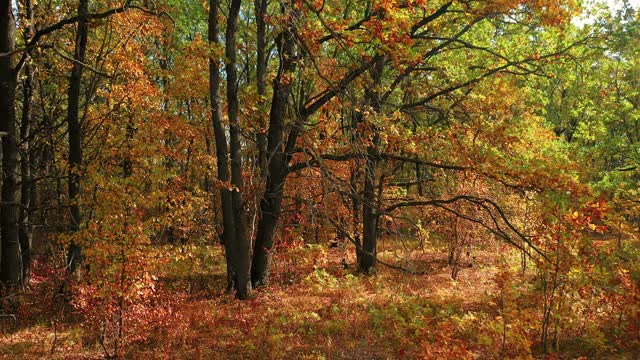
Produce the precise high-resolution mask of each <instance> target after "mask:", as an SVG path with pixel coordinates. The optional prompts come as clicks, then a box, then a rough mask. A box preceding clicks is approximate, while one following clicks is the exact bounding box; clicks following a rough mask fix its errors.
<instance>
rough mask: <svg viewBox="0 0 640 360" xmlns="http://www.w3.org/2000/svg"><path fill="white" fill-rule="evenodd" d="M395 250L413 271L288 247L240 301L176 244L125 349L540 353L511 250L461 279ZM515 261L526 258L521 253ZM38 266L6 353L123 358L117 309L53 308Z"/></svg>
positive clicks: (3, 346) (226, 354)
mask: <svg viewBox="0 0 640 360" xmlns="http://www.w3.org/2000/svg"><path fill="white" fill-rule="evenodd" d="M393 246H394V245H393V244H392V243H391V242H390V241H387V243H386V244H385V243H384V242H383V243H382V244H381V250H380V252H379V257H380V259H382V260H383V261H385V262H388V263H393V264H396V265H404V266H412V268H411V269H410V270H411V271H413V272H414V274H411V273H410V272H407V271H401V270H397V269H392V268H389V267H386V266H379V268H378V269H377V272H376V274H375V275H372V276H362V275H359V274H356V273H355V271H354V269H353V268H354V265H353V264H354V263H355V258H354V256H353V254H352V251H348V250H347V248H344V247H337V248H327V246H326V245H304V246H301V247H292V248H290V249H289V250H287V251H282V252H280V253H279V255H278V256H276V257H275V258H274V262H273V269H272V277H271V279H272V283H271V285H270V286H269V287H267V288H265V289H259V290H257V291H255V292H254V294H253V296H252V298H251V299H250V300H248V301H236V300H234V299H233V296H232V295H229V294H226V293H225V292H224V287H225V275H224V273H225V265H224V259H223V254H222V250H221V249H220V248H219V247H215V246H204V245H202V246H195V245H194V246H184V247H182V248H172V249H171V250H167V251H169V252H173V254H174V256H173V257H172V259H171V260H170V261H167V262H165V263H164V264H163V265H162V267H161V268H159V269H156V270H157V271H158V272H157V274H159V276H158V277H157V278H155V277H154V279H157V281H156V286H155V288H154V291H153V296H151V297H150V298H149V299H147V300H145V301H143V302H141V303H138V304H131V305H129V306H128V307H127V309H126V313H127V314H128V315H127V316H126V319H127V320H126V322H125V323H124V326H123V329H124V332H123V334H124V341H125V356H124V357H125V358H131V359H164V358H166V359H401V358H408V359H412V358H427V359H431V358H433V359H445V358H449V359H464V358H532V357H541V356H536V355H534V354H532V353H531V352H530V349H531V348H532V347H531V344H530V343H527V340H526V339H528V338H532V337H535V336H536V335H535V329H533V330H532V329H531V328H534V326H533V325H532V326H530V327H526V326H518V325H521V322H522V319H515V318H513V319H512V320H509V321H507V318H509V319H511V317H510V315H509V313H508V312H507V311H506V310H505V309H504V306H505V305H504V304H505V303H504V302H501V301H499V299H501V297H503V296H504V294H501V291H500V290H499V289H498V287H497V286H496V284H497V282H496V277H497V274H498V273H499V269H500V266H504V264H505V262H504V260H501V259H504V257H503V256H501V254H502V255H504V253H505V252H506V250H505V249H504V248H502V249H496V251H492V252H475V253H472V254H471V255H472V256H475V260H474V264H473V266H472V267H470V266H469V265H470V262H467V263H465V264H463V268H461V270H460V272H459V274H458V277H457V279H456V280H453V279H452V278H451V268H450V267H449V266H448V264H447V255H446V253H445V251H443V250H440V251H428V250H424V249H421V250H420V251H410V250H407V251H405V252H404V254H405V255H406V254H410V256H411V257H412V261H411V262H408V261H405V260H403V259H402V258H401V257H400V256H399V255H398V253H397V252H393V251H391V250H388V251H385V250H384V249H390V248H392V247H393ZM510 259H511V260H510V264H509V266H512V267H513V268H516V267H518V266H520V264H519V260H518V257H517V256H515V254H514V256H513V257H512V258H510ZM501 264H502V265H501ZM38 269H39V270H40V271H41V273H40V274H36V275H34V279H33V280H32V283H33V285H32V290H31V291H29V292H28V293H27V295H25V297H24V298H23V299H22V302H23V304H22V307H26V308H28V309H31V310H30V311H26V312H25V311H17V312H16V314H17V315H16V317H15V318H14V317H5V318H1V319H0V358H6V359H28V358H32V359H36V358H52V359H74V358H76V359H99V358H104V357H105V356H106V355H107V354H108V355H114V354H113V351H112V350H111V349H113V340H112V338H114V335H113V334H114V333H113V331H112V329H113V328H114V327H113V326H112V325H113V324H110V319H112V318H115V317H109V316H106V315H104V314H103V315H99V316H93V317H92V316H89V315H78V314H77V312H75V311H73V309H72V308H70V307H69V306H68V305H66V306H62V307H60V306H55V305H45V304H46V302H45V301H44V300H43V297H46V295H43V292H46V291H52V290H51V289H49V290H47V289H43V288H42V287H43V286H44V285H43V284H44V280H43V279H44V277H45V276H46V274H43V272H45V271H44V270H43V267H42V266H40V267H38V266H36V272H37V271H38ZM417 273H420V274H417ZM39 286H40V288H39ZM43 306H47V308H44V309H43ZM94 310H96V311H97V310H99V309H94ZM111 310H112V313H113V309H111ZM100 311H102V312H103V313H107V311H105V310H100ZM100 311H98V313H100ZM116 313H117V311H116ZM523 314H524V313H518V315H517V316H518V317H521V316H524V315H523ZM514 316H515V315H514ZM111 322H112V321H111ZM531 323H535V321H533V320H532V321H531ZM105 324H108V326H107V327H105V326H104V325H105ZM99 338H103V341H102V345H101V344H100V343H101V342H100V341H98V339H99ZM583 345H584V344H571V343H567V344H563V347H564V350H565V354H567V355H566V358H575V357H577V354H574V350H572V349H573V348H576V347H577V348H579V349H581V350H580V351H581V352H582V353H580V355H587V356H589V355H591V356H595V357H596V358H603V357H605V356H604V355H603V354H599V355H598V353H591V354H589V349H588V348H585V347H584V346H583ZM585 352H586V353H585ZM572 354H573V355H572ZM591 356H589V357H591ZM606 357H607V358H620V359H624V358H633V357H632V356H629V355H627V356H625V355H624V354H623V355H612V354H611V355H607V356H606ZM562 358H565V356H562Z"/></svg>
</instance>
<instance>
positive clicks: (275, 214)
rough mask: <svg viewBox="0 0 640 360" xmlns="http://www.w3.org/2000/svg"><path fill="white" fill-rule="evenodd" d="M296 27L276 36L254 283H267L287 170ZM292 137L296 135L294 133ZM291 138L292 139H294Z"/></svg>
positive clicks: (252, 266) (255, 251)
mask: <svg viewBox="0 0 640 360" xmlns="http://www.w3.org/2000/svg"><path fill="white" fill-rule="evenodd" d="M285 9H286V8H285ZM285 11H286V10H285ZM295 31H296V30H295V28H294V27H293V26H290V27H288V28H286V29H285V30H284V31H283V32H282V33H281V34H280V36H278V39H277V40H276V41H279V44H278V52H279V54H280V59H281V60H280V67H279V69H278V74H277V76H276V78H275V79H274V80H273V99H272V101H271V111H270V112H269V130H268V134H267V140H268V143H267V158H268V159H269V162H268V164H267V185H266V189H265V192H264V195H263V196H262V199H260V219H259V220H258V230H257V233H256V240H255V243H254V247H253V262H252V264H251V280H252V282H253V285H254V286H265V285H267V284H268V280H269V265H270V257H271V249H272V248H273V239H274V234H275V229H276V226H277V224H278V219H279V217H280V212H281V206H282V195H283V191H284V182H285V178H286V177H287V171H288V168H287V160H286V154H285V150H284V147H283V140H284V128H285V118H286V114H287V106H288V104H289V94H290V93H291V87H292V85H293V81H292V74H293V72H294V71H295V68H296V59H295V56H296V54H295V51H296V49H295V48H296V42H295V37H294V34H295ZM297 131H299V129H293V130H292V133H293V132H295V133H297ZM295 133H294V134H295ZM293 137H294V138H297V136H295V135H293ZM290 140H291V139H290ZM291 141H293V142H295V139H294V140H291ZM288 142H290V141H288Z"/></svg>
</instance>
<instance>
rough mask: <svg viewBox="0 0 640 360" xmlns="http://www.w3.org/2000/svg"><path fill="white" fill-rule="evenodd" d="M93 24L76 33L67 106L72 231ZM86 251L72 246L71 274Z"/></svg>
mask: <svg viewBox="0 0 640 360" xmlns="http://www.w3.org/2000/svg"><path fill="white" fill-rule="evenodd" d="M88 8H89V0H79V3H78V16H86V15H87V14H88ZM88 32H89V24H88V22H87V20H86V19H80V20H79V21H78V27H77V30H76V45H75V53H74V56H73V58H74V59H75V60H76V61H75V62H74V63H73V69H72V70H71V78H70V79H69V92H68V96H69V98H68V103H67V124H68V127H69V201H70V205H69V208H70V210H71V224H70V228H71V231H73V232H75V231H78V230H80V226H81V224H82V213H81V207H80V177H81V171H82V124H80V93H81V85H82V70H83V65H82V64H84V62H85V53H86V50H87V36H88ZM82 260H83V256H82V247H81V246H80V244H78V243H76V242H72V243H71V245H69V251H68V254H67V266H68V270H69V271H70V272H71V273H75V274H78V272H79V270H80V264H82Z"/></svg>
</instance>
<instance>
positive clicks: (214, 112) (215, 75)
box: [209, 0, 236, 291]
mask: <svg viewBox="0 0 640 360" xmlns="http://www.w3.org/2000/svg"><path fill="white" fill-rule="evenodd" d="M219 6H220V1H219V0H213V1H211V3H210V6H209V43H210V44H214V45H218V44H219V41H218V7H219ZM209 97H210V103H211V123H212V127H213V134H214V139H215V147H216V160H217V168H218V174H217V175H218V180H219V181H220V182H221V183H223V184H229V180H230V179H231V176H230V174H229V149H228V147H227V136H226V134H225V130H224V127H223V125H222V104H221V97H220V64H219V60H218V59H216V58H210V59H209ZM220 205H221V208H222V241H223V243H224V248H225V257H226V261H227V290H228V291H230V290H231V289H232V288H234V286H235V285H234V283H235V275H234V273H235V270H234V269H235V268H234V264H235V263H236V261H235V258H234V257H233V255H234V253H233V251H232V244H233V242H234V241H235V225H234V223H235V222H234V220H233V207H232V204H231V190H229V189H227V188H225V187H222V188H220Z"/></svg>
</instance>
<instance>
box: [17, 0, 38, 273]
mask: <svg viewBox="0 0 640 360" xmlns="http://www.w3.org/2000/svg"><path fill="white" fill-rule="evenodd" d="M24 6H25V15H26V17H25V18H26V20H27V22H28V24H29V25H28V26H27V28H26V29H25V33H24V36H25V39H29V38H31V37H33V34H34V31H33V25H32V24H33V22H34V19H33V4H32V2H31V0H26V1H25V4H24ZM24 70H25V77H24V82H23V84H22V97H23V98H22V120H21V123H20V138H21V143H22V156H21V161H20V179H21V184H20V186H21V189H20V203H21V204H22V209H21V211H20V225H19V231H18V232H19V238H20V250H21V253H22V280H23V283H24V284H27V285H28V284H29V280H30V272H31V244H32V231H33V227H32V226H31V213H32V209H31V205H32V203H33V198H32V196H33V194H34V192H35V191H34V190H35V185H34V184H33V180H32V179H31V166H33V163H34V159H35V156H34V155H33V152H31V149H30V139H31V124H32V121H33V116H32V113H33V68H32V66H31V65H30V64H27V65H26V66H25V68H24Z"/></svg>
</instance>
